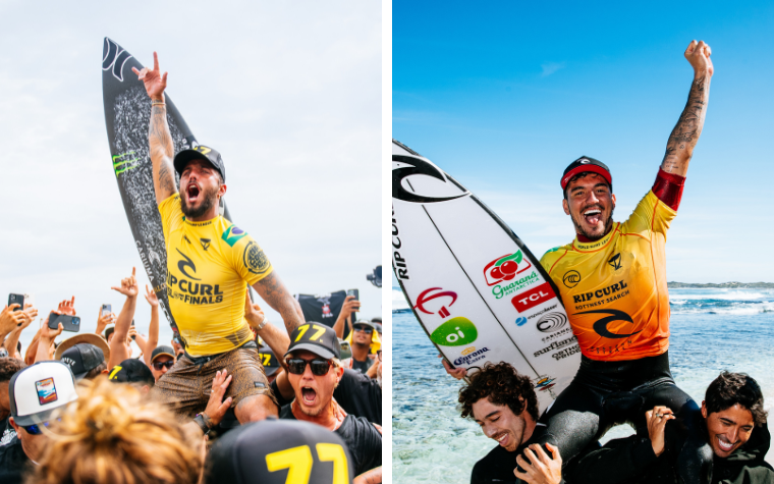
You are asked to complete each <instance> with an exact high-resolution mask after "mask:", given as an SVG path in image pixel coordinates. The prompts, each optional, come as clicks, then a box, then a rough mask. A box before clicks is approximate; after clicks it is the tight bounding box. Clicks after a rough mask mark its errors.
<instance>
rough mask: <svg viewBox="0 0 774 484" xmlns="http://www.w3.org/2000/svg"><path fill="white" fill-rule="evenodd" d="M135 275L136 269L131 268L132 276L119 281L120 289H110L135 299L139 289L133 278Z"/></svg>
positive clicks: (135, 279) (114, 287)
mask: <svg viewBox="0 0 774 484" xmlns="http://www.w3.org/2000/svg"><path fill="white" fill-rule="evenodd" d="M136 273H137V268H135V267H132V275H131V276H130V277H126V278H124V279H121V287H116V286H113V287H111V288H110V289H112V290H114V291H118V292H120V293H121V294H123V295H124V296H126V297H137V293H138V292H140V287H139V285H138V284H137V278H136V277H135V274H136Z"/></svg>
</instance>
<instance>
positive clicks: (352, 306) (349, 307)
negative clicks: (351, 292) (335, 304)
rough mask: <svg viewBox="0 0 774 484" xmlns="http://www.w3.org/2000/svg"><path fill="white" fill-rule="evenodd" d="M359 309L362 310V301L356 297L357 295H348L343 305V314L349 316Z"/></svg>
mask: <svg viewBox="0 0 774 484" xmlns="http://www.w3.org/2000/svg"><path fill="white" fill-rule="evenodd" d="M357 311H360V301H358V300H357V299H355V296H347V297H346V298H345V299H344V304H343V305H342V306H341V314H343V315H344V317H345V318H347V317H349V315H350V314H352V313H353V312H357Z"/></svg>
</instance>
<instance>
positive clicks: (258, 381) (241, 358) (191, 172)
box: [133, 52, 304, 427]
mask: <svg viewBox="0 0 774 484" xmlns="http://www.w3.org/2000/svg"><path fill="white" fill-rule="evenodd" d="M133 71H134V72H135V74H137V75H138V78H139V79H140V80H141V81H143V83H144V84H145V90H146V92H147V93H148V96H149V97H150V98H151V118H150V132H149V142H150V157H151V161H152V162H153V186H154V189H155V192H156V202H157V203H158V208H159V213H160V214H161V221H162V226H163V229H164V239H165V244H166V251H167V281H166V286H167V296H168V298H169V305H170V310H171V311H172V313H173V314H174V315H175V320H176V322H177V325H178V328H179V330H180V337H181V340H182V343H183V345H184V346H185V351H186V352H185V355H184V356H183V357H182V358H180V359H179V360H178V362H177V364H175V366H174V367H173V368H172V369H171V370H169V371H168V372H167V373H166V374H165V375H164V376H163V377H162V378H160V379H159V381H158V383H157V384H156V386H155V388H154V391H155V392H157V393H158V394H159V395H160V396H161V398H162V399H163V400H164V401H167V402H170V403H173V404H176V405H177V406H178V409H179V410H180V411H181V412H183V413H187V414H190V415H193V414H194V413H196V412H200V411H202V410H203V409H204V408H205V407H206V405H207V401H208V399H209V391H210V388H211V385H212V379H213V377H214V376H215V373H216V372H217V371H219V370H223V369H226V370H227V371H228V374H229V375H231V376H232V377H233V381H232V382H231V385H230V386H229V388H228V393H227V394H226V396H227V397H231V398H232V399H233V402H234V405H235V407H234V412H235V414H236V417H237V418H238V419H239V421H240V423H245V422H248V421H255V420H260V419H263V418H265V417H266V416H269V415H274V416H276V415H277V414H278V409H277V403H276V399H275V398H274V395H273V394H272V392H271V389H270V387H269V382H268V380H267V379H266V376H265V374H264V370H263V366H262V365H261V362H260V358H259V356H258V350H257V345H255V342H254V341H253V338H254V337H253V333H252V332H251V331H250V328H249V326H248V322H247V320H246V319H245V316H246V315H245V311H246V309H249V310H250V311H249V315H248V316H249V318H250V324H251V325H253V326H254V327H255V329H256V330H257V332H258V334H259V335H260V336H261V338H263V339H264V341H266V342H267V343H268V344H269V345H270V346H272V349H273V350H274V351H275V354H284V351H285V349H286V348H287V345H288V344H289V342H288V339H287V335H285V334H284V333H283V332H281V331H280V330H278V329H277V328H275V327H274V326H273V325H271V324H268V321H267V320H265V318H264V317H263V314H262V312H261V311H260V309H259V308H258V307H257V305H255V306H253V305H251V304H249V301H248V303H247V304H246V303H245V301H246V298H247V284H249V285H251V286H252V287H253V288H254V289H255V290H256V291H257V292H258V294H260V296H261V297H262V298H263V299H264V301H266V302H267V303H268V304H269V306H271V307H272V308H273V309H275V310H276V311H277V312H279V313H280V314H281V315H282V319H283V321H284V323H285V328H286V330H287V333H288V334H289V333H291V332H292V331H293V330H294V329H295V328H297V327H298V326H300V325H301V324H303V322H304V320H303V316H302V313H301V310H300V308H299V307H298V306H297V304H296V302H295V299H293V297H292V295H291V294H290V293H289V292H288V291H287V289H286V288H285V286H284V284H283V283H282V281H281V280H280V279H279V276H278V275H277V273H276V271H274V270H273V267H272V265H271V262H269V259H268V258H267V257H266V255H265V254H264V252H263V250H262V249H261V248H260V247H259V246H258V244H257V243H256V242H255V241H254V240H253V239H252V237H250V236H249V235H247V233H245V231H243V230H242V229H240V228H238V227H236V226H235V225H234V224H232V223H231V222H230V221H228V220H227V219H225V218H224V217H223V216H222V215H219V205H220V199H221V197H223V196H224V195H225V194H226V185H225V178H226V177H225V167H224V165H223V160H222V159H221V157H220V154H219V153H218V152H217V151H215V150H214V149H212V148H209V147H205V146H201V145H199V146H196V147H194V148H192V149H188V150H184V151H181V152H180V153H177V154H175V153H174V145H173V141H172V136H171V134H170V131H169V126H168V125H167V112H166V106H165V103H164V90H165V89H166V86H167V74H166V73H164V74H163V75H162V74H161V71H160V69H159V61H158V56H157V55H156V53H155V52H154V54H153V69H148V68H147V67H146V68H143V69H142V71H138V70H137V69H133ZM173 170H175V171H177V173H178V174H179V175H180V192H181V193H178V189H177V187H176V186H175V175H174V171H173ZM256 314H257V315H258V317H257V318H256ZM256 319H257V321H256ZM274 346H277V348H274ZM277 351H280V353H277ZM197 418H201V417H197ZM205 420H206V418H205ZM200 425H202V426H203V427H208V422H206V421H205V422H200Z"/></svg>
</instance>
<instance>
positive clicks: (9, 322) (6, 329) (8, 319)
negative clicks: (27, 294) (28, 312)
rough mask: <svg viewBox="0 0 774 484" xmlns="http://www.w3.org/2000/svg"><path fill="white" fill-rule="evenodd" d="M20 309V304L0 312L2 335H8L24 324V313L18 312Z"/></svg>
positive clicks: (7, 307) (0, 333)
mask: <svg viewBox="0 0 774 484" xmlns="http://www.w3.org/2000/svg"><path fill="white" fill-rule="evenodd" d="M18 307H20V306H19V305H18V304H11V305H10V306H6V307H5V309H3V311H2V312H0V335H3V334H8V333H10V332H11V331H13V330H14V329H16V328H17V327H19V326H21V325H22V324H24V312H23V311H16V308H18Z"/></svg>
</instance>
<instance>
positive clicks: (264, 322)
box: [255, 318, 269, 332]
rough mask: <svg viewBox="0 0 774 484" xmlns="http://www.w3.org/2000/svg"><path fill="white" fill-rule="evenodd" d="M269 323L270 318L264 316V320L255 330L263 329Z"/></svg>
mask: <svg viewBox="0 0 774 484" xmlns="http://www.w3.org/2000/svg"><path fill="white" fill-rule="evenodd" d="M268 323H269V318H263V321H262V322H261V324H259V325H258V327H257V328H255V331H256V332H257V331H260V330H262V329H263V327H264V326H266V325H267V324H268Z"/></svg>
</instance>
